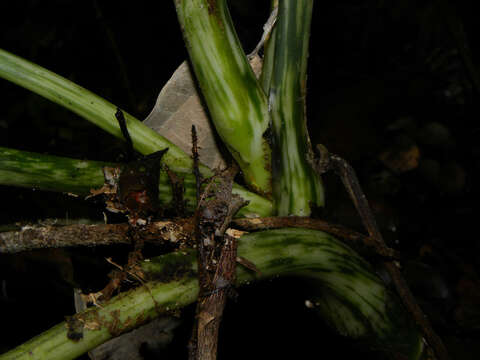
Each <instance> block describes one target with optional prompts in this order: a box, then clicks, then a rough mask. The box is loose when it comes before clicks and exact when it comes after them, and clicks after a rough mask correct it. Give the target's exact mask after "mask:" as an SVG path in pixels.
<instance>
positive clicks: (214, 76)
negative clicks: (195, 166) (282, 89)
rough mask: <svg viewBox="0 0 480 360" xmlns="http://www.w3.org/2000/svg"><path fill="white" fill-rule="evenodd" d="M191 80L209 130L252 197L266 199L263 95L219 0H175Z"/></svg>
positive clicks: (266, 119) (267, 157) (268, 180)
mask: <svg viewBox="0 0 480 360" xmlns="http://www.w3.org/2000/svg"><path fill="white" fill-rule="evenodd" d="M175 5H176V9H177V14H178V19H179V22H180V25H181V28H182V31H183V35H184V38H185V43H186V46H187V49H188V52H189V54H190V60H191V61H192V64H193V69H194V72H195V76H196V78H197V80H198V83H199V85H200V88H201V89H202V95H203V96H204V98H205V101H206V103H207V106H208V110H209V112H210V115H211V118H212V120H213V123H214V125H215V128H216V130H217V132H218V134H219V135H220V137H221V138H222V140H223V142H224V144H225V145H226V147H227V148H228V149H229V151H230V152H231V154H232V156H233V157H234V158H235V160H236V161H237V162H238V165H239V166H240V168H241V170H242V172H243V175H244V177H245V180H246V182H247V184H248V186H249V187H251V188H252V189H254V190H255V192H258V193H261V194H264V195H269V194H270V193H271V173H270V167H271V165H270V161H271V160H270V157H271V154H270V147H269V145H268V143H267V141H266V139H265V138H264V135H265V132H266V131H267V128H268V125H269V115H268V105H267V99H266V97H265V94H264V92H263V90H262V88H261V86H260V84H259V82H258V81H257V79H256V78H255V74H254V73H253V70H252V69H251V67H250V65H249V63H248V60H247V57H246V56H245V54H244V52H243V50H242V47H241V45H240V42H239V40H238V38H237V35H236V33H235V30H234V27H233V24H232V20H231V18H230V14H229V12H228V8H227V4H226V1H225V0H216V1H211V0H175Z"/></svg>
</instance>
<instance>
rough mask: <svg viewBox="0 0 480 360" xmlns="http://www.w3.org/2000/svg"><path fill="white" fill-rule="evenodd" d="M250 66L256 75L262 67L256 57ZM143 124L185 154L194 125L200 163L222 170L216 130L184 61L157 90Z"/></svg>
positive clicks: (221, 156) (222, 164) (223, 162)
mask: <svg viewBox="0 0 480 360" xmlns="http://www.w3.org/2000/svg"><path fill="white" fill-rule="evenodd" d="M250 65H251V66H252V69H253V71H254V72H255V74H256V75H257V76H258V75H259V73H260V70H261V68H262V60H261V58H260V57H259V56H258V55H257V56H254V57H252V58H251V59H250ZM144 123H145V125H147V126H149V127H151V128H152V129H153V130H155V131H156V132H158V133H159V134H161V135H163V136H165V137H166V138H168V139H169V140H170V141H172V142H173V143H174V144H175V145H177V146H178V147H180V148H181V149H182V150H183V151H185V152H186V153H187V154H189V153H190V152H191V149H192V141H191V136H190V132H191V129H192V125H195V127H196V129H197V136H198V147H199V155H200V159H201V161H202V163H203V164H205V165H207V166H208V167H209V168H211V169H216V168H225V166H226V163H225V159H224V157H223V155H222V153H221V151H220V150H219V147H218V146H217V139H216V135H215V128H214V127H213V124H212V123H211V121H210V119H209V118H208V115H207V112H206V111H205V108H204V106H203V104H202V102H201V100H200V96H199V94H198V91H197V89H196V87H195V83H194V81H193V76H192V72H191V69H190V67H189V65H188V63H187V62H186V61H184V62H183V63H182V64H181V65H180V66H179V67H178V68H177V70H175V72H174V73H173V75H172V77H171V78H170V80H168V82H167V83H166V84H165V86H164V87H163V89H162V90H161V91H160V94H159V95H158V98H157V101H156V103H155V106H154V108H153V110H152V111H151V112H150V114H149V115H148V117H147V118H146V119H145V121H144Z"/></svg>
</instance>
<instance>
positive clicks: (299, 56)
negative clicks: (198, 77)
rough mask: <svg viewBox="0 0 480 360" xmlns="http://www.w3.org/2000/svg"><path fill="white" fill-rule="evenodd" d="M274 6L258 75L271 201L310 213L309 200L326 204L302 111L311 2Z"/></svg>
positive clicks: (286, 0) (293, 0)
mask: <svg viewBox="0 0 480 360" xmlns="http://www.w3.org/2000/svg"><path fill="white" fill-rule="evenodd" d="M278 6H279V9H278V19H277V22H276V25H275V29H274V31H273V33H272V35H271V38H270V40H269V41H268V42H267V48H266V56H265V65H266V67H265V70H264V72H263V74H262V83H263V86H264V90H265V91H266V92H267V93H268V94H269V105H270V109H271V110H270V111H271V117H272V128H273V146H272V154H273V155H272V156H273V161H272V175H273V178H274V179H275V181H274V182H273V199H274V206H275V209H276V210H277V214H278V215H280V216H285V215H298V216H308V215H309V214H310V211H311V209H310V204H313V205H316V206H322V205H323V204H324V191H323V186H322V183H321V179H320V177H319V176H318V175H317V174H316V173H315V172H314V171H313V169H312V167H311V165H310V163H309V159H308V157H311V156H312V150H311V145H310V140H309V136H308V131H307V124H306V113H305V99H306V79H307V58H308V40H309V36H310V23H311V16H312V7H313V0H283V1H280V2H279V4H278ZM272 58H273V60H272Z"/></svg>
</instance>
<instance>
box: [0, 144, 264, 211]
mask: <svg viewBox="0 0 480 360" xmlns="http://www.w3.org/2000/svg"><path fill="white" fill-rule="evenodd" d="M104 166H121V164H113V163H104V162H99V161H90V160H76V159H69V158H65V157H59V156H51V155H43V154H38V153H32V152H27V151H20V150H13V149H7V148H2V147H0V184H1V185H11V186H22V187H29V188H33V189H38V190H47V191H56V192H65V193H73V194H77V195H87V194H89V193H90V189H98V188H100V187H101V186H102V185H103V184H104V182H105V179H104V176H103V170H102V168H103V167H104ZM177 175H179V176H181V177H183V179H184V186H185V193H184V199H185V200H187V201H188V202H187V206H188V208H189V209H190V210H194V209H195V206H196V195H195V178H194V176H193V174H191V173H190V172H187V173H177ZM233 192H234V193H235V194H238V195H240V196H241V197H243V198H244V199H246V200H249V201H250V203H249V204H248V205H247V206H246V207H244V208H243V209H242V210H241V211H240V212H239V214H238V215H239V216H246V215H249V214H255V215H258V216H268V215H271V214H272V203H271V202H270V201H268V200H267V199H265V198H262V197H261V196H259V195H257V194H254V193H252V192H250V191H247V190H245V189H244V188H242V187H241V186H239V185H234V189H233ZM159 199H160V203H161V204H162V205H164V206H168V205H169V204H170V202H171V200H172V188H171V185H170V180H169V178H168V175H167V173H166V171H164V170H162V171H160V183H159Z"/></svg>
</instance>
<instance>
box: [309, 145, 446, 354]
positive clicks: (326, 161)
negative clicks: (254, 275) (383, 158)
mask: <svg viewBox="0 0 480 360" xmlns="http://www.w3.org/2000/svg"><path fill="white" fill-rule="evenodd" d="M318 150H319V152H320V160H319V162H318V163H317V166H316V170H317V171H318V172H319V173H324V172H326V171H328V170H333V171H334V172H335V173H336V174H337V175H338V176H339V177H340V179H341V180H342V182H343V184H344V186H345V189H346V190H347V192H348V195H349V196H350V198H351V200H352V201H353V203H354V205H355V208H356V209H357V212H358V214H359V215H360V217H361V219H362V222H363V225H364V226H365V228H366V229H367V231H368V234H369V235H370V237H371V238H372V239H373V240H374V241H373V242H372V245H373V246H374V247H375V248H376V249H377V251H381V250H382V249H384V248H385V247H386V245H385V241H384V240H383V237H382V234H381V233H380V230H379V229H378V226H377V223H376V221H375V217H374V216H373V213H372V211H371V209H370V205H369V204H368V201H367V198H366V196H365V194H364V193H363V190H362V188H361V186H360V182H359V181H358V178H357V175H356V173H355V170H354V169H353V168H352V167H351V166H350V164H348V163H347V162H346V161H345V160H344V159H342V158H341V157H339V156H337V155H333V154H330V153H329V152H328V150H327V149H326V148H325V147H323V146H318ZM383 265H384V267H385V269H386V270H387V272H388V273H389V275H390V277H391V278H392V282H393V284H394V285H395V288H396V290H397V293H398V295H399V296H400V298H401V299H402V301H403V304H404V305H405V307H406V308H407V309H408V310H409V311H410V313H411V314H412V316H413V318H414V319H415V322H416V323H417V325H418V326H419V328H420V329H421V330H422V332H423V335H424V337H425V339H426V341H427V342H428V344H430V346H431V347H432V349H433V350H434V352H435V354H436V356H437V357H438V359H440V360H448V359H449V356H448V352H447V349H446V348H445V345H444V344H443V342H442V339H441V338H440V337H439V336H438V335H437V334H436V333H435V331H434V330H433V328H432V325H431V324H430V321H429V320H428V318H427V317H426V316H425V314H424V313H423V311H422V309H421V308H420V306H419V305H418V303H417V302H416V300H415V298H414V297H413V294H412V292H411V291H410V288H409V287H408V284H407V282H406V281H405V279H404V278H403V275H402V273H401V272H400V270H399V269H398V267H397V265H396V264H395V262H393V261H391V260H388V261H383Z"/></svg>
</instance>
